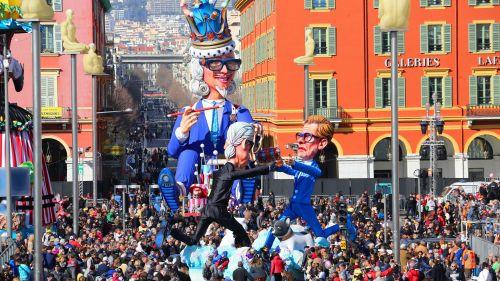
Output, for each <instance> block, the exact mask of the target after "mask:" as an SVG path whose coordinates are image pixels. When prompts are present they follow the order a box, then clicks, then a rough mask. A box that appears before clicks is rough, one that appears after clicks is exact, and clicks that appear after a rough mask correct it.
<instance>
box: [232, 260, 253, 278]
mask: <svg viewBox="0 0 500 281" xmlns="http://www.w3.org/2000/svg"><path fill="white" fill-rule="evenodd" d="M233 280H234V281H247V280H250V281H252V280H253V278H252V276H251V275H250V274H249V273H248V271H247V270H246V269H245V268H244V267H243V262H242V261H239V262H238V268H237V269H236V270H234V271H233Z"/></svg>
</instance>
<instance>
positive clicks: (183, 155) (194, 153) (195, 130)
mask: <svg viewBox="0 0 500 281" xmlns="http://www.w3.org/2000/svg"><path fill="white" fill-rule="evenodd" d="M204 102H207V101H206V100H205V101H198V102H197V103H196V104H195V109H200V108H203V107H207V106H203V103H204ZM219 110H223V112H222V119H221V122H220V127H219V130H218V132H217V144H216V145H214V144H213V141H212V134H211V133H212V132H211V131H210V128H209V126H208V123H207V119H206V117H205V114H204V112H202V113H201V114H200V116H199V118H198V121H197V122H196V124H194V125H193V127H191V129H190V131H189V136H188V138H187V139H186V140H183V141H180V140H179V139H178V137H177V136H176V134H175V133H173V134H172V138H171V140H170V142H169V144H168V154H169V155H170V156H172V157H174V158H177V159H178V161H177V170H176V172H175V181H176V182H177V183H182V185H184V187H185V188H189V187H190V186H191V184H193V182H194V177H195V176H194V172H195V164H197V163H198V162H199V160H200V153H202V150H201V147H200V145H201V144H204V146H205V147H204V153H205V154H206V155H207V156H211V155H213V152H214V150H217V151H218V152H222V151H224V144H225V142H226V133H227V129H228V128H229V125H231V124H232V123H234V122H235V121H236V120H234V121H233V120H231V119H232V116H231V115H233V116H234V117H236V119H237V121H241V122H247V123H254V121H253V119H252V116H251V115H250V112H249V111H248V109H247V108H245V107H243V106H235V105H233V104H232V103H231V102H230V101H229V100H225V101H224V105H223V107H222V108H221V109H219ZM211 111H213V110H210V111H209V112H211ZM209 114H211V113H209ZM181 119H182V116H179V117H178V118H177V121H176V122H175V125H174V129H173V131H174V132H175V131H176V130H177V128H179V125H180V122H181Z"/></svg>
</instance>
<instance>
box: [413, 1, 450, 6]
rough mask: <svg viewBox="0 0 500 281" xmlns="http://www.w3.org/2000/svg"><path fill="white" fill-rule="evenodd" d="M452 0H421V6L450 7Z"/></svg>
mask: <svg viewBox="0 0 500 281" xmlns="http://www.w3.org/2000/svg"><path fill="white" fill-rule="evenodd" d="M450 6H451V0H420V7H424V8H425V7H450Z"/></svg>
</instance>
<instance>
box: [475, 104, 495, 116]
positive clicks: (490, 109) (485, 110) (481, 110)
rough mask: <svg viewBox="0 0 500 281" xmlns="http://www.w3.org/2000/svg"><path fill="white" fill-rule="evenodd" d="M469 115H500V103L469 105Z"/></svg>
mask: <svg viewBox="0 0 500 281" xmlns="http://www.w3.org/2000/svg"><path fill="white" fill-rule="evenodd" d="M467 117H500V105H494V104H485V105H470V104H469V105H467Z"/></svg>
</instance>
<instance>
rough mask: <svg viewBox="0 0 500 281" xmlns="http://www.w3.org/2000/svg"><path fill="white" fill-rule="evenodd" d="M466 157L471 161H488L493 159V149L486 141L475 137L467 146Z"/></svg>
mask: <svg viewBox="0 0 500 281" xmlns="http://www.w3.org/2000/svg"><path fill="white" fill-rule="evenodd" d="M467 156H468V157H469V159H473V160H474V159H475V160H490V159H493V148H492V147H491V144H490V143H489V142H488V141H487V140H485V139H484V138H481V137H477V138H475V139H474V140H473V141H472V142H471V144H470V145H469V149H468V150H467Z"/></svg>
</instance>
